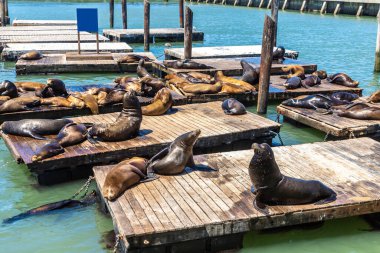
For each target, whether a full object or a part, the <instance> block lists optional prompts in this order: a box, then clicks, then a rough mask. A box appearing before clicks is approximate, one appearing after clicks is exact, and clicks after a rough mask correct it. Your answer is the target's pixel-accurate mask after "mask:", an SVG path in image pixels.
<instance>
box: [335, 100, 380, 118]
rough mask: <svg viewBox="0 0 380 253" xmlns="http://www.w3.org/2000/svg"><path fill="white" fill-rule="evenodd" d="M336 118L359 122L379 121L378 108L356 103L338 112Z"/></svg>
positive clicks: (379, 113) (379, 111)
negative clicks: (358, 120)
mask: <svg viewBox="0 0 380 253" xmlns="http://www.w3.org/2000/svg"><path fill="white" fill-rule="evenodd" d="M338 116H340V117H346V118H351V119H360V120H380V108H378V107H371V106H369V105H367V104H365V103H357V104H353V105H350V106H348V107H346V108H345V109H344V110H343V111H340V112H338Z"/></svg>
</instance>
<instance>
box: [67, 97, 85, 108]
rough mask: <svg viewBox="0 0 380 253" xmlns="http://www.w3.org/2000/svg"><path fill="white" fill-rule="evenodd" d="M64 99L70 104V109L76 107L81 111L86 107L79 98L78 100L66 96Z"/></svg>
mask: <svg viewBox="0 0 380 253" xmlns="http://www.w3.org/2000/svg"><path fill="white" fill-rule="evenodd" d="M66 99H67V101H69V102H70V103H71V106H72V107H77V108H80V109H82V108H84V107H85V106H86V104H85V102H84V101H83V100H82V99H81V98H78V97H76V96H75V95H73V94H71V95H68V96H67V98H66Z"/></svg>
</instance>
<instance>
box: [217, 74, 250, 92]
mask: <svg viewBox="0 0 380 253" xmlns="http://www.w3.org/2000/svg"><path fill="white" fill-rule="evenodd" d="M215 81H216V82H222V83H232V84H234V85H237V86H240V87H243V88H244V89H246V90H247V91H256V88H255V87H254V86H253V85H251V84H249V83H247V82H245V81H242V80H238V79H236V78H233V77H229V76H225V75H224V74H223V72H222V71H217V72H216V73H215Z"/></svg>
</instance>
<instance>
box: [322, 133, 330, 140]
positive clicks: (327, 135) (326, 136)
mask: <svg viewBox="0 0 380 253" xmlns="http://www.w3.org/2000/svg"><path fill="white" fill-rule="evenodd" d="M329 135H330V131H328V132H327V134H326V135H325V138H324V139H323V141H327V138H329Z"/></svg>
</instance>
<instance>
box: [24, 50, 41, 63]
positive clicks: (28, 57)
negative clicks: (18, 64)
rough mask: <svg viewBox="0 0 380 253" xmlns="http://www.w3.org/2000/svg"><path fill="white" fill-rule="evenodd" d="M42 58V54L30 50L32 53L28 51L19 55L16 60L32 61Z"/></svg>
mask: <svg viewBox="0 0 380 253" xmlns="http://www.w3.org/2000/svg"><path fill="white" fill-rule="evenodd" d="M43 57H45V56H44V55H43V54H41V53H40V52H39V51H37V50H32V51H29V52H27V53H25V54H22V55H20V57H18V58H19V59H22V60H27V61H32V60H39V59H42V58H43Z"/></svg>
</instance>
